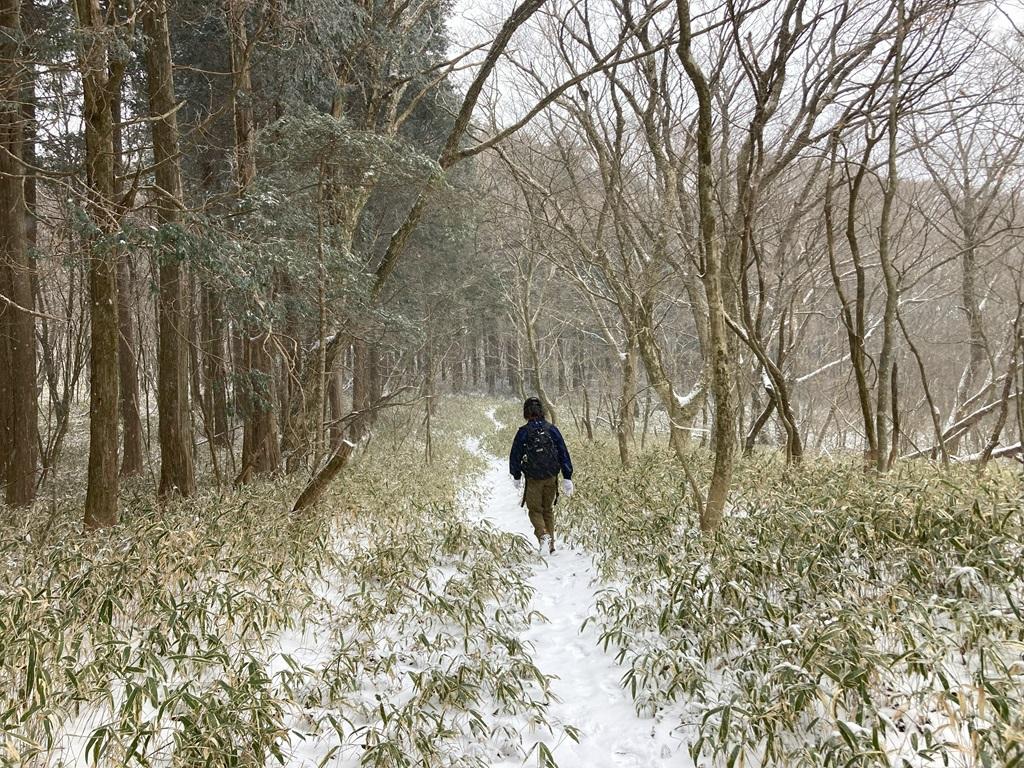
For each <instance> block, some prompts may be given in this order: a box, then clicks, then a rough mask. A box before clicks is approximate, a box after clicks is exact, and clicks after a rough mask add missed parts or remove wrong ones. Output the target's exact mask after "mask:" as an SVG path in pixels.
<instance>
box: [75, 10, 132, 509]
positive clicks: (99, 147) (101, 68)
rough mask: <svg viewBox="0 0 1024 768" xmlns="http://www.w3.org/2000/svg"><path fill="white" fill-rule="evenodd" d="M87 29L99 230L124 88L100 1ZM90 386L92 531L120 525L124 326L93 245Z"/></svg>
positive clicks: (86, 89)
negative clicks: (116, 105) (112, 64)
mask: <svg viewBox="0 0 1024 768" xmlns="http://www.w3.org/2000/svg"><path fill="white" fill-rule="evenodd" d="M75 13H76V16H77V18H78V24H79V27H80V29H81V32H82V35H81V38H80V39H81V43H80V46H81V47H80V49H79V53H78V55H79V69H80V71H81V74H82V91H83V95H84V102H85V103H84V110H83V114H82V119H83V124H84V126H85V158H86V170H87V177H88V184H89V192H90V200H89V211H90V215H91V216H92V219H93V223H94V224H95V226H96V227H97V228H98V229H99V231H101V232H103V233H106V234H110V233H112V232H114V231H115V230H116V229H117V227H118V215H117V211H116V208H115V202H114V191H115V174H114V162H115V154H114V121H113V114H112V110H111V106H112V103H113V100H114V98H115V95H116V94H117V93H118V91H119V90H120V87H121V82H120V80H121V73H120V72H111V71H110V68H109V66H108V51H107V41H108V40H109V39H110V34H109V33H110V30H109V29H108V28H107V25H106V23H105V21H104V14H103V11H102V9H101V8H100V4H99V0H75ZM89 304H90V307H89V308H90V318H91V322H90V342H91V349H90V371H91V376H90V387H89V481H88V489H87V491H86V497H85V525H86V527H87V528H97V527H106V526H111V525H116V524H117V494H118V477H117V470H118V467H117V402H118V363H117V346H118V332H117V331H118V328H117V263H116V256H115V254H114V253H113V252H112V251H111V249H110V248H109V247H108V246H107V245H106V244H104V243H102V242H95V241H94V242H93V243H92V244H91V248H90V253H89Z"/></svg>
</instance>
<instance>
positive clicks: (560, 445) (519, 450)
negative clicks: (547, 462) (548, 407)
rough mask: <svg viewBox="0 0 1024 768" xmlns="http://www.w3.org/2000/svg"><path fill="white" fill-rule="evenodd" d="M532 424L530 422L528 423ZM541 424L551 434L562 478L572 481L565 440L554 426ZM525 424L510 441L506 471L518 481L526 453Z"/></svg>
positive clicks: (570, 461)
mask: <svg viewBox="0 0 1024 768" xmlns="http://www.w3.org/2000/svg"><path fill="white" fill-rule="evenodd" d="M530 423H531V424H532V423H533V422H532V421H531V422H530ZM541 424H543V425H544V426H546V427H547V428H548V430H549V431H550V432H551V441H552V442H553V443H554V444H555V450H556V451H558V463H559V464H561V465H562V477H564V478H565V479H566V480H571V479H572V459H570V458H569V449H568V448H566V447H565V440H563V439H562V433H561V432H559V431H558V427H556V426H555V425H554V424H548V423H547V422H546V421H541ZM527 426H529V425H527V424H524V425H523V426H521V427H520V428H519V431H518V432H516V439H515V440H513V441H512V452H511V453H509V455H508V471H509V472H511V473H512V477H514V478H515V479H516V480H518V479H519V478H520V477H521V476H522V474H523V454H524V453H525V452H526V429H527Z"/></svg>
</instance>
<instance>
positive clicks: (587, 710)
mask: <svg viewBox="0 0 1024 768" xmlns="http://www.w3.org/2000/svg"><path fill="white" fill-rule="evenodd" d="M488 460H489V463H490V466H489V467H488V470H487V472H486V473H485V475H484V476H483V478H482V479H481V480H480V488H479V491H480V494H481V496H482V497H483V499H484V501H483V512H482V517H483V519H485V520H488V521H489V522H490V523H491V524H492V525H494V526H495V527H496V528H498V529H500V530H504V531H508V532H510V533H516V534H521V535H523V536H525V537H527V538H528V539H529V540H530V541H531V542H536V539H535V538H534V536H533V527H532V526H531V525H530V521H529V518H528V517H527V513H526V510H525V509H524V508H521V507H520V506H519V502H520V496H519V494H518V492H517V491H516V489H515V486H514V485H513V484H512V479H511V478H510V477H509V475H508V467H507V465H506V463H505V462H504V461H503V460H500V459H496V458H494V457H488ZM571 508H572V502H571V501H567V500H566V499H565V498H564V497H563V498H561V499H560V500H559V502H558V506H557V507H556V511H555V514H556V518H555V526H556V533H555V539H556V547H557V551H556V552H555V554H554V555H549V556H545V557H543V558H542V557H540V556H539V555H538V557H537V563H536V566H535V568H534V572H533V574H532V575H531V577H530V579H529V581H530V584H531V585H532V586H533V588H534V589H535V590H536V592H535V595H534V598H533V603H532V605H531V608H532V609H534V610H537V611H539V612H540V613H542V614H543V615H544V616H545V617H547V619H548V621H549V623H542V622H537V623H535V624H534V625H532V626H531V627H530V628H529V629H528V630H526V631H525V632H524V633H523V635H522V639H523V640H524V641H526V642H528V643H530V644H532V646H533V649H534V651H533V658H534V663H536V665H537V667H538V668H539V669H540V670H541V671H542V672H543V673H545V674H547V675H553V676H555V678H556V679H555V680H553V682H552V690H553V692H554V694H555V695H556V696H557V697H558V699H559V700H560V701H558V702H556V703H555V704H553V705H552V707H551V715H552V720H553V722H557V723H560V724H564V725H571V726H574V727H575V728H577V729H578V730H579V736H580V740H579V743H578V744H577V743H575V742H573V741H572V740H571V739H569V738H564V737H563V738H562V739H561V740H560V741H558V742H557V743H551V740H550V739H545V741H547V742H548V746H549V747H551V749H552V753H553V755H554V758H555V761H556V762H557V763H558V765H559V768H641V767H643V766H672V767H673V768H685V767H686V766H691V765H692V763H691V761H690V758H689V755H688V754H687V752H686V750H685V748H683V745H682V744H681V742H680V740H679V739H678V738H674V737H673V736H672V733H671V730H672V724H671V723H657V722H656V721H655V720H653V719H648V720H642V719H640V718H639V717H637V715H636V712H635V710H634V709H633V702H632V699H631V698H630V695H629V692H628V691H626V690H624V689H623V688H622V687H621V686H620V685H619V681H620V679H621V677H622V673H623V670H622V668H621V667H619V666H618V665H617V664H616V663H615V660H614V659H613V658H612V657H611V656H610V655H608V654H606V653H605V652H604V651H603V650H602V649H601V647H600V646H599V645H598V632H597V630H596V628H595V627H594V625H593V624H590V625H588V626H587V628H586V629H585V630H583V631H582V632H581V631H580V627H581V626H582V624H583V622H584V621H585V619H586V618H587V616H588V615H590V613H591V608H592V606H593V604H594V592H595V590H597V589H599V588H600V582H599V581H598V578H597V574H596V571H595V569H594V567H593V564H592V561H591V557H590V555H589V554H588V553H586V552H583V551H579V550H576V549H573V548H571V547H566V546H565V545H564V544H563V542H562V541H561V539H560V537H559V536H558V530H557V528H558V517H559V516H564V515H566V514H572V511H571ZM535 759H536V758H535V757H534V758H531V762H532V760H535ZM497 765H499V766H501V767H502V768H505V766H508V767H509V768H511V766H513V765H515V766H519V765H520V763H518V762H516V763H512V762H509V763H499V764H497Z"/></svg>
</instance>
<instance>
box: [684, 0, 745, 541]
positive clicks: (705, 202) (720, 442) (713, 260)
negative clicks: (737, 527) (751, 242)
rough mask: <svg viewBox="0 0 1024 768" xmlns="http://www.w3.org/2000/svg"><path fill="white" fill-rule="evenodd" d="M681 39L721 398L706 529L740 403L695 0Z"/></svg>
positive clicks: (717, 510) (716, 509) (719, 503)
mask: <svg viewBox="0 0 1024 768" xmlns="http://www.w3.org/2000/svg"><path fill="white" fill-rule="evenodd" d="M678 9H679V22H680V39H679V48H678V52H679V58H680V60H681V61H682V64H683V68H684V69H685V70H686V74H687V76H688V77H689V79H690V82H691V83H692V84H693V89H694V91H696V94H697V104H698V109H697V137H696V140H697V200H698V204H699V206H698V207H699V210H700V235H701V252H702V253H703V256H704V292H705V294H706V295H707V300H708V314H709V318H708V319H709V331H710V333H709V337H708V341H709V344H710V346H711V390H712V393H713V395H714V398H715V421H714V435H713V449H714V453H715V466H714V470H713V472H712V475H711V487H710V488H709V490H708V497H707V502H706V504H705V506H704V509H703V512H702V514H701V520H700V527H701V530H702V531H704V532H705V533H710V532H713V531H715V530H717V529H718V527H719V525H720V524H721V522H722V514H723V512H724V510H725V502H726V498H727V496H728V493H729V486H730V484H731V482H732V470H733V462H734V457H735V453H736V430H735V423H736V413H735V411H736V406H735V402H734V397H733V373H732V360H731V355H730V351H729V335H728V334H729V328H728V325H727V323H726V307H725V296H724V291H723V280H724V277H723V274H722V273H723V270H722V260H721V256H720V252H719V245H718V236H717V234H716V228H717V222H716V219H715V209H714V200H713V194H714V178H713V176H712V172H713V169H712V163H713V157H712V147H711V142H712V135H711V132H712V122H711V120H712V114H711V111H712V105H711V90H710V87H709V86H708V81H707V78H706V77H705V76H704V72H703V71H702V70H701V68H700V66H699V65H698V64H697V61H696V59H695V58H694V56H693V51H692V48H691V44H692V39H693V37H692V31H691V28H690V3H689V2H688V0H678Z"/></svg>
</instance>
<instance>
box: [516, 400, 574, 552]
mask: <svg viewBox="0 0 1024 768" xmlns="http://www.w3.org/2000/svg"><path fill="white" fill-rule="evenodd" d="M523 418H524V419H525V420H526V423H525V424H524V425H523V426H521V427H520V428H519V431H518V432H516V437H515V440H513V441H512V451H511V452H510V453H509V457H508V469H509V472H511V473H512V479H513V480H514V481H515V486H516V490H520V491H523V500H522V501H521V502H520V506H523V505H525V506H526V509H527V511H528V512H529V514H530V522H531V523H533V532H534V534H535V535H536V536H537V541H538V543H539V544H540V553H541V554H544V551H545V550H547V551H548V552H549V553H553V552H554V551H555V503H556V502H557V501H558V491H559V484H558V473H559V472H561V473H562V478H563V479H562V484H561V491H562V493H563V494H565V496H567V497H568V496H572V492H573V485H572V460H571V459H570V458H569V449H568V448H566V447H565V440H564V439H563V438H562V433H561V432H559V431H558V427H556V426H555V425H554V424H549V423H548V422H546V421H545V420H544V404H543V403H541V401H540V400H538V399H537V398H536V397H531V398H529V399H528V400H527V401H526V402H525V403H523Z"/></svg>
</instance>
